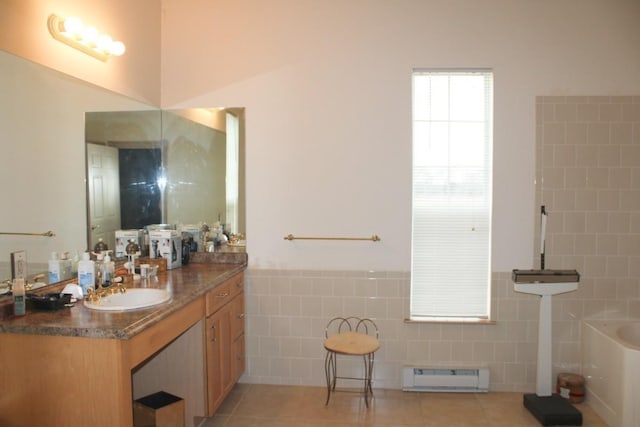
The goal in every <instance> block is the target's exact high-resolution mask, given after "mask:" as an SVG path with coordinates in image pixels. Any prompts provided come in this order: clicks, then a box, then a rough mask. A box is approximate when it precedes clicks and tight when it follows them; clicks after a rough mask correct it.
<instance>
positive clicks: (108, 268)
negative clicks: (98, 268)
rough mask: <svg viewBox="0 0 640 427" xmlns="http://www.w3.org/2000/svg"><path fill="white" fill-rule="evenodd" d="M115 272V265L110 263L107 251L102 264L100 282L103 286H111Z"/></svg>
mask: <svg viewBox="0 0 640 427" xmlns="http://www.w3.org/2000/svg"><path fill="white" fill-rule="evenodd" d="M115 270H116V266H115V263H114V262H113V261H111V257H110V256H109V251H107V254H106V255H105V256H104V262H103V263H102V282H103V284H104V286H109V285H110V284H111V281H112V280H113V275H114V274H115Z"/></svg>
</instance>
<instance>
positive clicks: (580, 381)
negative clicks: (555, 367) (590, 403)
mask: <svg viewBox="0 0 640 427" xmlns="http://www.w3.org/2000/svg"><path fill="white" fill-rule="evenodd" d="M556 391H557V392H558V394H559V395H560V396H562V397H564V398H565V399H569V401H570V402H571V403H582V402H583V401H584V377H583V376H582V375H578V374H568V373H561V374H558V382H557V385H556Z"/></svg>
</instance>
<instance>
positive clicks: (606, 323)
mask: <svg viewBox="0 0 640 427" xmlns="http://www.w3.org/2000/svg"><path fill="white" fill-rule="evenodd" d="M582 323H583V324H584V325H586V326H589V327H591V328H592V329H595V331H596V332H599V333H602V334H604V335H606V336H608V337H609V338H611V339H612V340H614V341H615V342H616V343H618V344H620V345H621V346H622V347H624V348H625V349H629V350H635V351H640V346H637V345H634V344H633V343H631V342H629V341H626V340H624V339H623V338H622V337H620V335H619V334H618V329H619V328H621V327H622V326H626V325H628V324H630V323H638V324H640V320H637V319H630V320H601V319H590V320H588V319H585V320H582Z"/></svg>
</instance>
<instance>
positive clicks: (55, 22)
mask: <svg viewBox="0 0 640 427" xmlns="http://www.w3.org/2000/svg"><path fill="white" fill-rule="evenodd" d="M47 25H48V27H49V32H50V33H51V35H52V36H53V38H54V39H56V40H58V41H61V42H62V43H65V44H67V45H69V46H71V47H73V48H76V49H78V50H80V51H82V52H84V53H86V54H87V55H91V56H93V57H94V58H97V59H99V60H101V61H106V60H107V59H109V57H110V56H121V55H122V54H123V53H124V51H125V46H124V43H122V42H121V41H114V40H113V39H112V38H111V36H110V35H108V34H100V33H99V32H98V30H97V29H96V28H95V27H90V26H86V25H84V24H83V23H82V21H81V20H80V19H79V18H75V17H69V18H61V17H60V16H58V15H50V16H49V19H48V20H47Z"/></svg>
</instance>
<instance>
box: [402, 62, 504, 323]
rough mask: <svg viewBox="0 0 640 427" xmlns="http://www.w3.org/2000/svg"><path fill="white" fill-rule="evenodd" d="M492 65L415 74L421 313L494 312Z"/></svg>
mask: <svg viewBox="0 0 640 427" xmlns="http://www.w3.org/2000/svg"><path fill="white" fill-rule="evenodd" d="M492 112H493V79H492V73H491V71H487V70H469V71H415V72H414V74H413V209H412V265H411V307H410V313H411V317H412V318H413V319H421V318H431V317H447V318H451V317H453V318H481V319H486V318H488V317H489V310H490V289H491V288H490V279H491V278H490V274H491V268H490V260H491V205H492V203H491V188H492V185H491V177H492V127H493V117H492V116H493V114H492Z"/></svg>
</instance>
